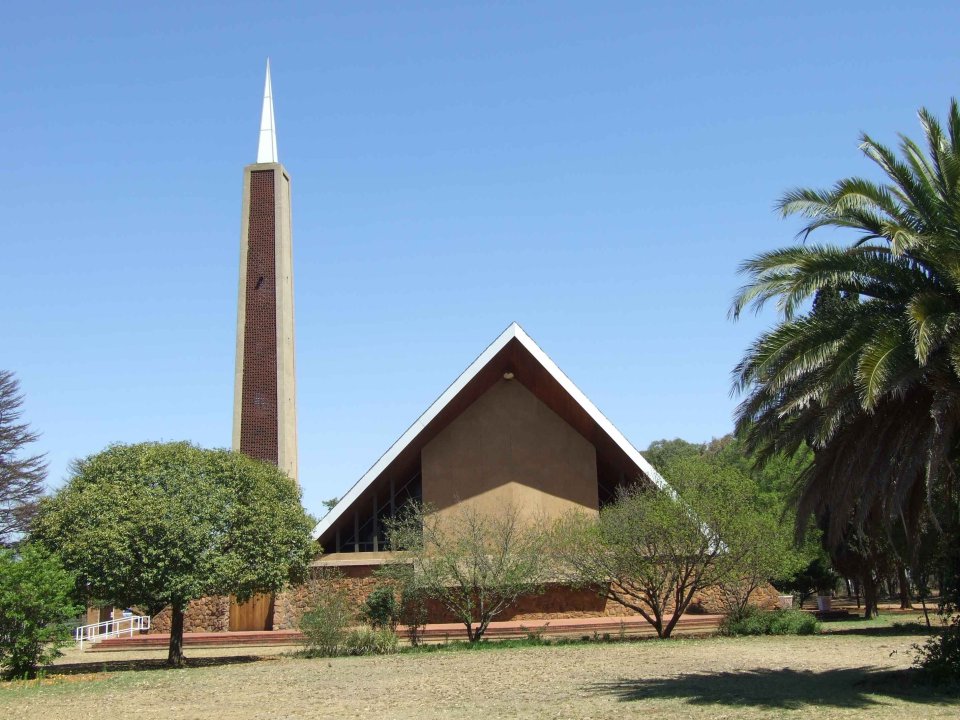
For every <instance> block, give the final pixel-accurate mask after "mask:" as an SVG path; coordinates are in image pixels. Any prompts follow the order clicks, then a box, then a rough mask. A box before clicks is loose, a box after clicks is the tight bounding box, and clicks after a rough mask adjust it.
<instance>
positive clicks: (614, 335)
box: [0, 1, 960, 513]
mask: <svg viewBox="0 0 960 720" xmlns="http://www.w3.org/2000/svg"><path fill="white" fill-rule="evenodd" d="M148 5H150V6H152V7H148ZM671 5H672V6H671ZM778 8H782V9H778ZM958 27H960V4H958V3H956V2H942V3H939V2H917V3H905V2H895V3H894V2H869V3H852V2H842V3H841V2H829V3H803V4H797V3H791V4H789V6H788V5H787V4H786V3H770V2H760V3H737V2H730V3H714V2H708V3H702V4H694V3H674V4H669V3H642V2H638V1H635V2H623V3H604V2H589V3H588V2H581V3H560V2H543V3H531V2H523V3H519V2H518V3H505V2H496V3H494V2H488V3H455V2H435V3H419V2H402V3H396V2H392V3H387V2H383V3H365V2H342V3H332V2H328V3H315V2H310V3H303V4H299V5H298V4H292V3H282V4H281V3H265V2H257V3H246V2H229V3H226V2H225V3H221V4H217V3H196V2H189V3H176V2H165V3H151V4H148V3H129V2H122V3H116V4H106V3H63V4H62V5H58V4H51V3H47V2H30V3H13V4H10V5H9V6H8V7H6V8H5V10H4V14H3V30H2V32H0V37H2V40H0V128H2V133H3V139H4V141H3V146H2V147H3V153H4V160H5V165H6V168H7V170H6V172H4V173H3V174H2V176H0V216H2V226H0V227H2V235H0V243H2V245H0V247H2V263H0V280H2V284H3V290H4V300H3V308H4V311H3V331H2V336H0V337H2V340H0V367H2V368H7V369H11V370H13V371H15V372H16V374H17V375H18V377H19V378H20V381H21V385H22V388H23V390H24V391H25V393H26V396H27V401H26V405H25V411H26V417H27V419H28V420H29V421H30V422H31V423H32V425H33V426H34V428H36V429H37V430H39V431H41V432H42V433H43V435H42V438H41V440H40V441H39V442H38V444H37V445H38V449H39V450H41V451H44V452H47V453H48V454H49V460H50V485H51V486H53V487H55V486H57V485H59V484H60V483H61V482H62V481H63V479H64V477H65V475H66V472H67V465H68V462H69V461H70V459H71V458H76V457H80V456H85V455H88V454H90V453H93V452H96V451H98V450H100V449H101V448H103V447H104V446H105V445H107V444H108V443H110V442H115V441H123V442H133V441H140V440H160V439H164V440H172V439H189V440H193V441H195V442H197V443H200V444H202V445H206V446H226V445H229V443H230V433H231V413H232V407H231V406H232V400H233V369H234V368H233V363H234V343H235V337H234V334H235V313H236V299H237V271H238V262H239V225H240V200H241V197H240V196H241V182H242V169H243V166H244V165H246V164H248V163H250V162H253V161H254V159H255V154H256V143H257V130H258V123H259V117H260V102H261V93H262V88H263V70H264V61H265V59H266V57H267V56H268V55H269V56H270V58H271V61H272V66H273V88H274V97H275V105H276V117H277V127H278V136H279V143H278V144H279V151H280V159H281V161H282V162H283V163H284V164H285V165H286V167H287V169H288V170H289V172H290V174H291V176H292V179H293V221H294V263H295V265H294V267H295V288H296V320H297V327H296V333H297V383H298V393H299V440H300V475H301V483H302V485H303V490H304V502H305V504H306V506H307V508H308V509H309V510H311V511H312V512H314V513H320V512H321V510H322V506H321V501H322V500H323V499H326V498H329V497H331V496H337V495H342V494H343V493H344V492H346V490H347V489H348V488H349V486H350V485H351V484H352V483H353V482H354V481H355V480H356V479H357V478H358V477H359V476H360V475H361V474H362V473H363V472H364V471H365V470H366V469H367V468H368V467H369V466H370V465H371V464H372V463H373V462H374V461H375V460H376V459H377V457H378V456H379V455H380V454H381V453H382V452H383V451H385V450H386V448H387V447H389V445H390V444H391V443H392V442H393V441H394V440H395V439H396V438H397V437H398V436H399V435H400V434H401V433H402V432H403V431H404V430H405V429H406V428H407V426H408V425H409V424H410V423H411V422H413V420H415V419H416V417H417V416H418V415H419V414H420V413H421V412H422V411H423V410H424V409H426V407H427V406H428V405H429V404H430V403H431V402H432V401H433V400H434V399H435V398H436V397H437V395H439V394H440V392H441V391H442V390H443V389H444V388H445V387H446V386H447V385H448V384H449V383H450V382H451V381H452V380H453V379H454V378H455V377H456V376H457V375H458V374H459V373H460V372H461V371H462V370H463V369H464V368H465V367H466V366H467V365H468V364H469V363H470V362H471V361H472V360H473V359H474V358H475V357H476V356H477V355H478V354H479V353H480V352H481V351H482V350H483V348H484V347H485V346H486V345H487V344H488V343H489V342H490V341H491V340H493V339H494V338H495V337H496V336H497V335H498V334H499V333H500V331H502V330H503V329H504V328H505V327H506V326H507V325H508V324H509V323H510V322H511V321H513V320H516V321H517V322H519V323H520V324H521V325H522V326H523V327H524V328H525V329H526V330H527V332H528V333H530V335H531V336H532V337H533V338H534V339H535V340H536V341H537V342H538V343H539V344H540V345H541V347H543V349H544V350H545V351H546V352H547V353H548V354H549V355H550V356H551V357H552V358H553V359H554V360H555V361H556V362H557V364H558V365H559V366H560V367H561V368H562V369H563V370H564V371H565V372H566V373H567V374H568V375H569V376H570V377H571V378H572V379H573V381H574V382H575V383H577V384H578V385H579V386H580V388H581V389H582V390H583V391H584V392H585V393H586V394H587V395H588V396H589V397H590V398H591V399H592V400H593V401H594V402H595V403H596V404H597V406H598V407H599V408H600V409H601V410H602V411H603V412H604V413H605V414H606V415H607V416H608V417H609V418H610V419H611V420H612V422H613V423H614V424H615V425H617V426H618V427H619V428H620V429H621V430H622V431H623V432H624V434H625V435H626V436H627V437H628V438H629V439H630V440H631V441H632V442H633V443H634V445H636V446H637V447H639V448H641V449H642V448H644V447H646V446H647V445H648V444H649V443H650V442H651V441H653V440H656V439H660V438H672V437H677V436H680V437H683V438H686V439H688V440H696V441H701V440H707V439H709V438H710V437H712V436H719V435H723V434H725V433H727V432H729V431H730V429H731V412H732V410H733V408H734V407H735V404H736V401H735V399H732V398H731V397H730V395H729V389H730V371H731V369H732V367H733V366H734V364H735V363H736V362H737V360H738V358H739V356H740V354H741V352H742V350H743V349H744V348H745V347H746V345H747V344H748V343H749V342H750V340H751V338H752V337H754V336H755V335H756V333H757V332H758V331H759V330H760V329H761V328H762V327H764V326H765V325H766V324H768V323H769V322H771V321H772V319H773V318H772V316H769V315H768V316H764V317H760V318H756V319H755V318H750V319H747V320H745V321H741V322H740V323H737V324H734V323H731V322H730V321H729V320H728V319H727V309H728V306H729V302H730V298H731V296H732V295H733V293H734V291H735V290H736V288H737V287H738V285H739V284H740V279H739V278H738V276H737V274H736V267H737V264H738V263H739V262H740V261H741V260H742V259H743V258H745V257H747V256H750V255H752V254H754V253H756V252H758V251H761V250H764V249H767V248H772V247H775V246H778V245H782V244H784V243H788V242H791V241H792V239H793V236H794V233H795V232H796V230H797V223H796V222H795V221H792V220H791V221H783V220H780V219H778V218H777V217H776V216H775V215H774V213H773V211H772V207H773V204H774V202H775V200H776V198H777V197H778V195H779V194H780V193H781V192H783V191H784V190H786V189H787V188H789V187H792V186H795V185H814V186H820V185H825V184H829V183H832V182H833V181H834V180H836V179H838V178H840V177H843V176H845V175H850V174H864V173H866V174H870V173H871V170H870V166H869V164H868V163H867V162H866V161H865V160H864V159H862V157H861V155H860V154H859V151H858V149H857V137H858V133H859V132H860V131H862V130H866V131H869V132H870V133H871V134H873V135H875V136H876V137H878V138H879V139H881V140H884V141H888V142H895V141H896V133H897V132H898V131H903V132H906V133H908V134H911V135H914V136H917V135H919V134H920V131H919V127H918V124H917V121H916V116H915V112H916V109H917V108H918V107H920V106H923V105H925V106H928V107H930V108H931V109H933V110H935V111H936V112H937V113H938V114H940V115H941V116H942V115H943V114H944V112H945V110H946V107H947V104H948V102H949V98H950V97H951V96H953V95H956V94H958V92H960V85H958V80H960V72H958V71H960V56H958V50H957V35H956V33H957V28H958Z"/></svg>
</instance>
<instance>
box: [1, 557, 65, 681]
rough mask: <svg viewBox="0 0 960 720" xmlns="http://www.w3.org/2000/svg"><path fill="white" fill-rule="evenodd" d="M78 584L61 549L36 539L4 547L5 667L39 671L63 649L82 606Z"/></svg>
mask: <svg viewBox="0 0 960 720" xmlns="http://www.w3.org/2000/svg"><path fill="white" fill-rule="evenodd" d="M73 589H74V578H73V576H72V575H70V574H69V573H68V572H66V571H65V570H64V569H63V565H62V564H61V563H60V560H59V558H57V557H56V556H55V555H50V554H48V553H47V552H45V551H44V550H42V549H41V548H39V547H35V546H30V545H28V546H25V547H23V548H22V550H21V551H20V553H19V554H18V555H15V554H14V553H13V552H11V551H9V550H2V549H0V668H2V669H3V671H4V674H5V675H6V676H7V677H11V678H18V677H33V676H34V675H35V674H36V671H37V667H38V666H39V665H43V664H46V663H48V662H50V661H51V660H53V659H54V658H56V657H59V656H60V655H61V653H60V647H61V646H62V645H63V644H65V643H67V642H69V640H70V627H69V623H70V621H71V620H72V619H73V618H75V617H76V616H77V614H79V613H80V611H81V608H80V607H79V606H78V605H75V604H74V603H73V602H72V600H71V593H72V592H73Z"/></svg>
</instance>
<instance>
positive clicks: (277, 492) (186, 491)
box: [33, 442, 315, 666]
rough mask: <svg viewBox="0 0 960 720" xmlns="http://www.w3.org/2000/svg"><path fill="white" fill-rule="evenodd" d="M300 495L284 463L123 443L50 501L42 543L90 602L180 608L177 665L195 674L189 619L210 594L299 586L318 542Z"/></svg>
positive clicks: (175, 612)
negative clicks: (188, 649)
mask: <svg viewBox="0 0 960 720" xmlns="http://www.w3.org/2000/svg"><path fill="white" fill-rule="evenodd" d="M310 529H311V522H310V519H309V517H308V516H307V515H306V513H305V512H304V511H303V508H302V507H301V505H300V492H299V489H298V487H297V485H296V483H294V481H293V480H291V479H290V478H289V477H287V476H286V475H285V474H284V473H283V472H282V471H280V470H278V469H277V468H276V467H274V466H273V465H270V464H268V463H263V462H259V461H256V460H252V459H250V458H248V457H245V456H244V455H241V454H240V453H236V452H231V451H227V450H204V449H201V448H198V447H196V446H194V445H191V444H189V443H186V442H176V443H141V444H138V445H113V446H111V447H109V448H107V449H106V450H104V451H103V452H101V453H98V454H96V455H92V456H90V457H88V458H86V459H85V460H81V461H79V462H77V463H75V465H74V467H73V469H72V474H71V477H70V479H69V480H68V482H67V484H66V485H64V487H63V488H62V489H61V490H60V491H59V492H57V493H56V495H55V496H53V497H52V498H47V499H44V500H43V501H42V502H41V506H40V509H39V512H38V515H37V518H36V519H35V522H34V528H33V537H34V539H35V540H36V541H38V542H40V543H42V544H43V545H45V546H46V547H48V548H50V549H51V550H53V551H55V552H56V553H57V554H58V555H59V556H60V557H61V558H62V560H63V563H64V565H65V566H66V567H67V569H69V570H70V571H72V572H74V573H76V575H77V583H78V589H79V591H80V592H81V593H83V596H84V597H87V598H96V599H98V600H101V601H107V602H111V603H113V604H115V605H118V606H120V607H128V606H135V607H139V608H141V609H143V610H145V611H146V612H148V613H150V614H151V615H152V614H155V613H157V612H159V611H160V610H161V609H163V608H164V607H166V606H170V607H171V609H172V624H171V632H170V647H169V653H168V662H169V664H171V665H174V666H179V665H182V664H183V661H184V657H183V614H184V610H185V609H186V607H187V604H188V603H189V602H190V601H191V600H193V599H196V598H200V597H203V596H207V595H223V594H228V593H230V594H234V595H236V596H237V598H238V599H239V600H245V599H247V598H249V597H250V596H252V595H253V594H254V593H260V592H270V591H275V590H278V589H280V588H281V587H283V586H284V585H285V584H286V583H287V582H288V580H299V579H300V578H301V577H302V576H303V574H304V572H305V570H306V567H307V564H308V563H309V562H310V560H311V558H312V556H313V554H314V552H315V548H314V544H313V542H312V540H311V539H310Z"/></svg>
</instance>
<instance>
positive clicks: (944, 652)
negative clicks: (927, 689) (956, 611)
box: [914, 615, 960, 685]
mask: <svg viewBox="0 0 960 720" xmlns="http://www.w3.org/2000/svg"><path fill="white" fill-rule="evenodd" d="M914 649H915V650H916V651H917V657H916V659H915V660H914V666H915V667H917V668H918V669H919V670H920V674H921V676H922V677H923V678H924V679H926V680H929V681H930V682H932V683H934V684H937V685H940V684H947V683H960V615H955V616H954V617H953V619H952V620H951V622H950V624H949V625H947V626H946V627H944V629H943V631H942V632H940V633H938V634H937V635H935V636H934V637H932V638H930V639H929V640H927V641H926V642H925V643H924V644H923V645H914Z"/></svg>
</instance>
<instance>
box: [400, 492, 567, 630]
mask: <svg viewBox="0 0 960 720" xmlns="http://www.w3.org/2000/svg"><path fill="white" fill-rule="evenodd" d="M388 534H389V539H390V546H391V548H393V549H395V550H397V551H399V552H397V560H396V562H395V563H394V565H393V567H392V568H385V571H386V573H387V576H390V574H389V573H390V570H393V571H394V573H395V574H396V576H397V578H398V579H399V580H401V581H404V582H406V583H408V584H410V583H412V584H413V585H414V586H415V588H414V589H415V590H416V591H417V592H418V593H419V594H420V595H421V596H423V597H427V598H430V599H432V600H435V601H436V602H439V603H440V604H441V605H443V606H444V607H445V608H446V609H447V611H449V612H450V614H452V615H453V616H454V617H456V618H457V619H458V620H459V621H460V622H462V623H463V624H464V626H465V627H466V629H467V637H468V638H469V639H470V642H477V641H479V640H480V639H481V638H482V637H483V634H484V633H485V632H486V630H487V627H488V626H489V625H490V622H491V621H492V620H494V619H496V618H497V617H498V616H500V615H502V614H503V613H504V612H505V611H507V610H508V609H509V608H510V607H511V606H512V605H513V604H514V603H515V602H516V601H517V600H518V599H519V598H520V597H521V596H522V595H536V594H538V593H540V592H542V590H543V586H544V583H545V582H546V581H547V580H548V579H549V578H550V577H551V570H550V564H549V557H548V553H547V552H546V549H547V548H546V544H545V543H546V540H547V534H546V532H545V531H544V529H543V523H542V521H540V520H536V519H529V518H526V517H524V516H523V515H522V514H521V512H520V511H519V509H518V508H517V507H515V506H513V505H507V506H505V507H503V508H500V509H498V511H497V512H496V513H483V512H480V511H478V510H476V509H474V508H471V507H469V506H462V507H459V508H456V509H453V510H450V511H447V512H446V513H434V512H432V509H431V508H430V507H420V506H414V507H411V508H410V510H409V511H408V512H406V513H404V514H403V515H401V516H400V517H399V518H398V519H397V520H394V521H392V522H391V523H390V525H389V528H388Z"/></svg>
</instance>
